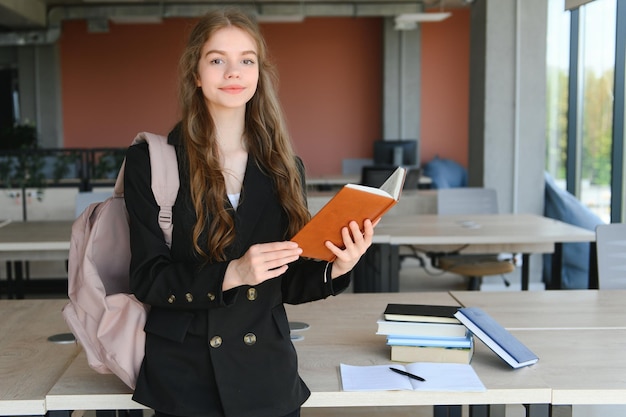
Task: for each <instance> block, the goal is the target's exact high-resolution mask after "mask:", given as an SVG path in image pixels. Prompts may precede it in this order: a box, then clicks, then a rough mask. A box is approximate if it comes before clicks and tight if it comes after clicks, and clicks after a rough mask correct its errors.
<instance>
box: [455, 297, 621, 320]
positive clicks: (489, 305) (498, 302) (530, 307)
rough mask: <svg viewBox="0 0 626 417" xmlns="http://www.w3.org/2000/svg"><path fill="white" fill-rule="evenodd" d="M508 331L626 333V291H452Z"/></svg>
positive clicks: (458, 299)
mask: <svg viewBox="0 0 626 417" xmlns="http://www.w3.org/2000/svg"><path fill="white" fill-rule="evenodd" d="M450 294H451V295H452V296H453V297H454V298H455V300H457V301H458V302H459V304H461V305H463V306H466V307H480V308H482V309H483V310H485V311H486V312H487V313H488V314H489V315H491V316H492V317H493V318H495V319H496V320H497V321H498V322H499V323H500V324H502V325H503V326H504V327H506V328H507V329H509V330H567V329H580V330H587V329H595V330H604V329H626V308H624V300H626V290H610V291H598V290H567V291H532V292H527V291H522V292H519V291H502V292H481V291H452V292H450Z"/></svg>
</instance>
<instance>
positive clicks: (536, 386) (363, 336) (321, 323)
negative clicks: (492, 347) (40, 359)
mask: <svg viewBox="0 0 626 417" xmlns="http://www.w3.org/2000/svg"><path fill="white" fill-rule="evenodd" d="M389 302H396V303H433V304H448V305H456V303H455V301H454V299H453V298H452V297H451V296H450V295H449V294H447V293H394V294H341V295H339V296H337V297H329V298H328V299H326V300H322V301H317V302H313V303H306V304H303V305H298V306H287V312H288V315H289V318H290V320H296V321H303V322H306V323H309V324H310V326H311V327H310V328H309V329H307V330H304V331H302V332H301V333H300V334H301V335H302V336H304V338H303V340H300V341H296V342H295V343H294V345H295V347H296V350H297V351H298V356H299V369H300V374H301V376H302V378H303V379H304V381H305V382H306V383H307V385H308V386H309V388H310V389H311V391H312V394H311V397H310V398H309V399H308V400H307V402H306V403H305V404H304V407H352V406H414V405H415V406H416V405H439V406H443V405H461V404H471V405H476V406H477V407H478V406H481V407H482V406H483V405H484V404H499V405H501V404H533V405H537V406H542V407H543V409H547V407H548V404H549V403H550V400H551V389H550V387H549V386H548V385H547V384H546V383H545V382H544V381H543V380H542V379H540V378H539V377H538V376H537V374H536V373H535V372H533V371H532V369H531V368H527V369H521V370H515V371H513V370H512V369H511V368H510V367H509V366H508V365H506V364H505V363H504V362H502V361H501V360H500V359H499V358H497V357H496V356H495V355H494V354H493V353H491V351H489V350H488V349H487V348H486V347H484V346H477V350H476V353H475V356H474V358H475V359H474V361H473V364H472V366H473V367H474V369H475V370H476V372H477V373H478V375H479V377H480V378H481V380H482V382H483V384H485V386H486V387H487V391H485V392H419V391H382V392H375V393H372V392H346V391H342V390H341V381H340V377H339V371H338V366H339V364H340V363H342V362H343V363H347V364H352V365H370V364H385V363H390V359H389V358H390V356H389V355H390V352H389V348H388V347H387V346H386V344H385V337H384V336H380V335H376V334H375V333H376V320H377V319H378V318H379V316H380V314H381V312H382V311H383V310H384V308H385V306H386V305H387V303H389ZM46 402H47V408H48V410H50V411H53V410H66V409H67V408H71V409H134V408H143V406H141V405H139V404H137V403H134V402H133V401H132V400H131V392H130V390H129V389H128V388H127V387H126V386H125V385H124V384H122V383H121V382H120V381H119V380H117V379H116V378H115V377H113V376H111V375H99V374H96V373H95V372H94V371H92V370H90V369H89V368H88V367H87V363H86V359H85V357H84V356H78V357H77V358H76V360H74V361H73V362H72V364H71V366H70V367H69V368H68V369H67V371H66V372H65V373H64V374H63V376H62V377H61V378H60V379H59V380H58V381H57V383H56V384H55V385H54V387H52V389H51V390H50V392H49V394H48V396H47V397H46Z"/></svg>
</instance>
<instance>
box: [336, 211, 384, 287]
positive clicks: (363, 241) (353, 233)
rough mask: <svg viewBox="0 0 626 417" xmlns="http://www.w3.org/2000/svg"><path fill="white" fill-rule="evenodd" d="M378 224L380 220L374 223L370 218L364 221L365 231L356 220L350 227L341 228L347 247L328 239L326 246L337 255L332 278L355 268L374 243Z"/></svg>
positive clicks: (344, 243)
mask: <svg viewBox="0 0 626 417" xmlns="http://www.w3.org/2000/svg"><path fill="white" fill-rule="evenodd" d="M376 224H378V221H376V223H375V224H372V222H371V221H370V220H369V219H367V220H365V222H363V233H361V230H360V229H359V224H358V223H357V222H356V221H351V222H350V224H349V225H348V227H344V228H343V229H341V236H342V237H343V245H344V246H345V249H341V248H339V247H337V246H335V245H334V244H333V243H332V242H330V241H326V243H325V244H326V247H327V248H328V249H330V251H331V252H332V253H333V254H335V256H337V259H335V260H334V261H333V268H332V274H331V277H332V278H337V277H338V276H341V275H343V274H346V273H348V272H350V271H351V270H352V268H354V266H355V265H356V264H357V262H358V261H359V259H361V256H363V254H364V253H365V251H367V248H369V247H370V246H371V245H372V238H373V237H374V226H376Z"/></svg>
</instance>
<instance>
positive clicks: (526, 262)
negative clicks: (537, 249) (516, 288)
mask: <svg viewBox="0 0 626 417" xmlns="http://www.w3.org/2000/svg"><path fill="white" fill-rule="evenodd" d="M529 281H530V255H529V254H528V253H523V254H522V291H528V282H529Z"/></svg>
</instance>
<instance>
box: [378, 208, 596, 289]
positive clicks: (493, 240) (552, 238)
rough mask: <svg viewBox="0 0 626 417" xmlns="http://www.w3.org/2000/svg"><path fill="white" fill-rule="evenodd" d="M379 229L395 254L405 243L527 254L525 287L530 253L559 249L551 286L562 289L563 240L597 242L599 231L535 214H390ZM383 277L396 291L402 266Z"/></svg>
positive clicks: (429, 247) (445, 249) (442, 249)
mask: <svg viewBox="0 0 626 417" xmlns="http://www.w3.org/2000/svg"><path fill="white" fill-rule="evenodd" d="M376 233H381V234H382V235H386V236H390V240H389V245H390V248H389V249H388V250H387V252H389V253H390V256H393V257H397V256H398V253H399V251H398V248H399V246H401V245H411V246H414V247H416V248H418V249H420V250H424V251H435V252H437V251H440V252H449V251H460V253H500V252H513V253H522V254H523V264H522V289H523V290H526V289H528V282H529V255H530V254H532V253H552V254H553V263H552V270H553V274H552V275H553V276H552V283H551V285H550V287H551V289H558V288H561V265H562V244H563V243H566V242H595V233H594V232H592V231H590V230H586V229H583V228H580V227H577V226H572V225H570V224H567V223H564V222H561V221H558V220H554V219H549V218H547V217H543V216H539V215H534V214H485V215H435V214H431V215H429V214H418V215H407V216H405V215H398V216H385V217H384V218H383V220H382V221H381V222H380V224H379V225H378V226H377V227H376ZM374 255H375V256H377V257H378V256H379V255H376V254H374ZM379 279H380V280H381V281H383V282H386V281H388V284H385V285H384V286H387V287H389V289H390V290H391V291H397V290H398V286H399V285H398V270H397V269H390V270H386V271H382V273H381V276H380V277H379ZM591 287H594V283H591ZM595 288H597V281H596V282H595Z"/></svg>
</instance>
